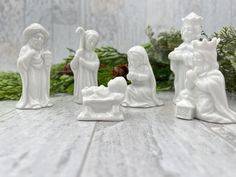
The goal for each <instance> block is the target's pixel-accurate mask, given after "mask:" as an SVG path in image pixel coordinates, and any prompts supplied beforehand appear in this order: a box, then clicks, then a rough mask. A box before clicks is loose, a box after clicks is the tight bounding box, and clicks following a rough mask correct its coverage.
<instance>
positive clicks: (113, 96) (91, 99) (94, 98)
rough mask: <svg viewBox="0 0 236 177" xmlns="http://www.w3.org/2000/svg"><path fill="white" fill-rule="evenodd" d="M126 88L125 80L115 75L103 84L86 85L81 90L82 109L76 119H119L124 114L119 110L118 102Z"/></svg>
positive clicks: (122, 118) (121, 118) (120, 100)
mask: <svg viewBox="0 0 236 177" xmlns="http://www.w3.org/2000/svg"><path fill="white" fill-rule="evenodd" d="M126 89H127V83H126V80H125V79H124V78H123V77H116V78H115V79H113V80H110V81H109V82H108V87H104V86H103V85H101V86H99V87H96V86H92V87H86V88H84V89H83V90H82V96H83V105H84V109H83V111H82V112H81V113H80V114H79V116H78V120H96V121H97V120H100V121H121V120H124V116H123V114H122V112H121V111H120V103H121V102H122V101H123V99H124V95H125V91H126Z"/></svg>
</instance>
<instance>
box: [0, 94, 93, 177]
mask: <svg viewBox="0 0 236 177" xmlns="http://www.w3.org/2000/svg"><path fill="white" fill-rule="evenodd" d="M53 102H54V104H55V105H54V106H53V107H52V108H48V109H46V108H45V109H42V110H24V111H22V110H14V111H12V112H10V113H9V114H6V115H4V116H2V117H0V147H1V148H0V164H1V165H0V176H1V177H13V176H15V177H54V176H55V177H58V176H60V177H61V176H65V177H68V176H70V177H74V176H76V175H77V173H79V170H80V166H81V164H82V162H83V160H84V157H85V154H86V152H87V146H88V145H89V143H90V138H91V137H92V136H91V135H92V134H93V131H94V126H95V123H94V122H78V121H77V120H76V116H77V114H78V113H79V110H80V106H78V105H77V104H75V103H73V102H72V101H71V96H70V97H59V98H54V99H53Z"/></svg>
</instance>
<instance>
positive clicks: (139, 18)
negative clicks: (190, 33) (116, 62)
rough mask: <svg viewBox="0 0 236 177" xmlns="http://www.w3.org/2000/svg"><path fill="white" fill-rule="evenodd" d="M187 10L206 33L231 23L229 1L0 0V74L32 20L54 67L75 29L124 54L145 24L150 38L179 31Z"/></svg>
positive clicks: (235, 20)
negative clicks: (44, 35)
mask: <svg viewBox="0 0 236 177" xmlns="http://www.w3.org/2000/svg"><path fill="white" fill-rule="evenodd" d="M191 11H194V12H195V13H197V14H198V15H201V16H203V17H204V22H203V29H204V31H205V32H206V34H208V35H211V34H213V33H214V32H216V31H218V30H220V29H221V28H222V27H223V26H228V25H233V26H235V25H236V1H235V0H194V1H190V0H0V70H1V71H15V70H16V60H17V56H18V53H19V50H20V48H21V45H22V32H23V30H24V28H25V27H27V26H28V25H30V24H31V23H34V22H38V23H41V24H42V25H43V26H45V28H46V29H47V30H48V31H49V32H50V40H49V49H50V50H51V51H52V52H53V55H54V63H59V62H62V60H63V58H65V57H66V56H67V55H68V51H67V50H66V48H71V49H74V50H76V49H77V48H78V44H79V36H78V34H76V33H75V29H76V27H77V26H83V27H84V28H85V29H91V28H92V29H95V30H97V31H98V32H99V33H100V35H101V40H100V42H99V46H112V47H114V48H116V49H118V50H119V51H121V52H126V51H127V50H128V49H129V48H130V47H132V46H133V45H137V44H143V43H145V42H147V41H148V37H147V35H146V34H145V28H146V27H147V26H148V25H150V26H151V27H152V29H153V31H154V32H155V34H158V33H159V32H161V31H166V30H169V29H170V28H171V27H174V28H175V29H177V30H179V29H180V27H181V23H182V22H181V18H182V17H184V16H186V15H187V14H188V13H190V12H191ZM99 46H98V47H99Z"/></svg>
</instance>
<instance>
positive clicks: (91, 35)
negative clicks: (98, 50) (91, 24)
mask: <svg viewBox="0 0 236 177" xmlns="http://www.w3.org/2000/svg"><path fill="white" fill-rule="evenodd" d="M76 32H79V33H80V48H82V49H86V50H88V51H93V50H94V49H95V47H96V46H97V43H98V40H99V34H98V32H97V31H95V30H87V31H85V30H84V29H83V28H82V27H78V28H77V29H76Z"/></svg>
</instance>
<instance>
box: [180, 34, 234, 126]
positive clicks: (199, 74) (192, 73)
mask: <svg viewBox="0 0 236 177" xmlns="http://www.w3.org/2000/svg"><path fill="white" fill-rule="evenodd" d="M219 41H220V40H219V39H217V38H213V39H212V40H211V41H207V40H206V39H204V40H203V41H198V40H196V41H193V42H192V45H193V48H194V51H195V53H194V60H193V66H194V67H193V69H190V70H189V71H188V72H187V75H186V82H185V86H186V89H185V90H183V91H182V92H181V93H180V95H179V98H180V100H179V101H178V102H177V103H176V105H177V110H176V116H177V117H178V118H183V119H192V118H194V117H196V118H198V119H201V120H204V121H207V122H213V123H236V113H235V112H233V111H232V110H231V109H230V108H229V106H228V102H227V96H226V92H225V80H224V76H223V74H222V73H221V72H220V71H219V69H218V68H219V64H218V62H217V52H216V47H217V44H218V43H219ZM183 108H186V109H187V111H188V110H190V113H189V114H188V113H187V114H186V112H184V111H182V110H183ZM189 108H190V109H189ZM182 113H184V115H183V114H182ZM191 114H192V117H189V115H191ZM185 116H187V117H185Z"/></svg>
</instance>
